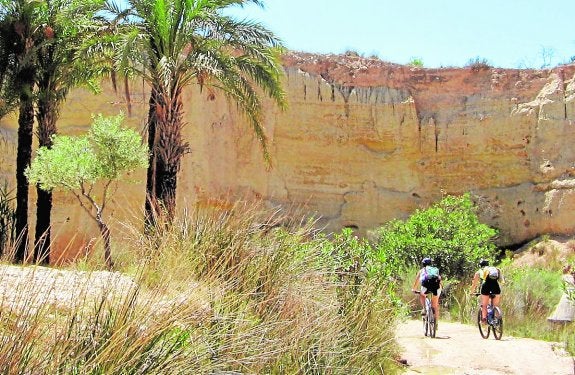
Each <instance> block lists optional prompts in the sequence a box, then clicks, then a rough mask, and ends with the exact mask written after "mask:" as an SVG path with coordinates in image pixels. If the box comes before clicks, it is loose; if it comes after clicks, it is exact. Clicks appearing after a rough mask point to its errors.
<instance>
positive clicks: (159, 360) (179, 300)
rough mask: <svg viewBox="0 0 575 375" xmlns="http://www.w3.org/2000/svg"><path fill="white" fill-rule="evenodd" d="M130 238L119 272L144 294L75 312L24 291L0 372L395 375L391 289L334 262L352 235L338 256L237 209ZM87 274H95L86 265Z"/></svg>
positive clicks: (109, 295)
mask: <svg viewBox="0 0 575 375" xmlns="http://www.w3.org/2000/svg"><path fill="white" fill-rule="evenodd" d="M262 223H263V225H262ZM127 228H129V229H131V230H130V231H129V232H126V233H124V238H125V242H123V243H122V244H121V246H120V245H119V246H118V248H117V250H118V262H117V267H118V269H119V270H122V271H123V272H125V273H131V274H132V275H133V277H134V280H135V282H136V284H137V285H138V286H137V287H136V288H133V289H129V290H122V289H117V288H113V287H112V285H110V287H111V288H109V289H108V288H104V289H103V290H104V293H103V294H102V295H95V296H93V295H92V296H91V295H90V294H89V293H87V292H86V293H87V294H86V297H85V298H82V299H78V303H77V304H74V305H72V306H62V305H58V304H56V303H55V302H54V301H47V300H46V298H45V296H38V297H39V298H40V300H42V301H45V302H44V303H43V304H42V306H43V307H42V308H40V309H38V308H35V307H34V306H33V303H32V302H31V301H34V300H35V298H33V296H36V295H37V294H38V293H39V292H38V291H37V290H34V289H33V288H29V289H27V290H24V291H22V293H21V294H19V295H20V301H21V302H22V303H21V304H20V306H21V307H22V308H23V309H22V310H18V309H16V308H13V309H12V310H11V312H10V313H9V314H8V313H3V314H2V315H1V316H0V327H5V328H4V329H0V337H1V338H2V339H1V340H0V371H2V372H3V373H28V372H34V373H36V372H40V373H149V374H158V373H177V374H190V373H193V374H210V373H218V372H219V373H225V372H228V373H229V372H238V373H252V374H264V373H266V374H270V373H278V374H279V373H289V374H294V373H306V374H308V373H311V374H349V373H356V374H357V373H362V374H363V373H367V374H368V373H393V371H394V369H395V368H396V366H397V365H396V364H395V358H396V356H397V354H396V347H395V344H394V340H393V334H394V331H395V322H396V312H395V303H394V301H393V300H392V299H391V298H390V296H389V295H388V293H386V291H387V290H388V289H389V288H390V287H391V285H392V283H391V281H389V280H386V279H385V278H377V277H375V276H374V277H366V276H365V275H363V274H362V275H359V274H358V273H357V272H356V271H354V270H352V269H348V270H347V272H346V277H345V278H341V276H342V269H341V268H340V269H337V268H338V265H340V266H341V265H343V264H349V263H348V262H347V261H336V262H333V261H332V259H333V258H332V257H331V255H332V253H331V250H330V249H334V248H337V247H338V246H339V245H343V244H344V243H347V242H349V241H351V242H353V241H354V239H353V236H349V235H348V234H341V235H339V239H338V240H336V241H334V242H333V243H331V242H330V240H328V239H327V238H326V237H325V236H323V235H319V236H318V235H316V234H314V233H315V231H313V230H312V226H311V223H310V224H308V225H306V226H304V227H301V226H300V221H291V220H290V218H289V217H288V216H286V215H284V214H278V212H274V213H272V214H267V213H266V212H265V211H263V210H261V209H260V207H258V206H246V205H244V204H242V203H238V204H237V205H235V206H234V207H232V208H231V209H229V210H215V211H208V210H195V211H190V212H188V214H187V215H186V216H183V217H181V218H179V219H177V220H176V221H175V222H174V225H172V226H171V227H169V228H168V227H165V226H159V227H156V228H155V231H154V233H153V234H152V235H151V236H143V235H142V234H141V229H138V228H130V227H127ZM256 228H262V229H256ZM268 228H275V229H269V230H268ZM120 248H121V249H122V251H119V249H120ZM340 249H341V247H340ZM86 266H87V267H88V268H92V267H94V268H96V269H97V268H98V267H99V266H100V264H99V262H97V260H96V259H90V260H88V263H87V264H86V265H85V266H84V267H86ZM0 278H2V273H0ZM356 281H360V282H356ZM2 282H4V281H2ZM2 282H0V284H2ZM25 285H31V284H29V283H25ZM60 288H61V287H60ZM73 288H76V289H77V288H86V290H88V285H76V284H74V285H73ZM14 290H16V289H14ZM352 291H353V292H352ZM15 322H19V324H15ZM16 337H17V338H18V340H15V338H16Z"/></svg>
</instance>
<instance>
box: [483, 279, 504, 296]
mask: <svg viewBox="0 0 575 375" xmlns="http://www.w3.org/2000/svg"><path fill="white" fill-rule="evenodd" d="M490 294H494V295H496V296H497V295H499V294H501V287H500V286H499V283H498V282H497V281H496V280H493V281H490V280H487V281H485V282H484V283H483V284H482V285H481V295H483V296H488V295H490Z"/></svg>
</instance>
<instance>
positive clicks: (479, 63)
mask: <svg viewBox="0 0 575 375" xmlns="http://www.w3.org/2000/svg"><path fill="white" fill-rule="evenodd" d="M465 66H466V67H467V68H470V69H471V70H472V71H474V72H480V71H482V70H489V69H491V68H493V67H492V66H491V64H490V63H489V61H487V59H485V58H481V57H479V56H477V57H474V58H471V59H469V61H467V64H465Z"/></svg>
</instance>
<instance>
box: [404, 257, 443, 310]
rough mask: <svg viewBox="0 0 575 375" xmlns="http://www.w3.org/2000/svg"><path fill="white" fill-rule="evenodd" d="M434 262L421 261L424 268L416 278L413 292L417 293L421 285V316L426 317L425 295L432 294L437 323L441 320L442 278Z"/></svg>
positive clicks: (424, 259)
mask: <svg viewBox="0 0 575 375" xmlns="http://www.w3.org/2000/svg"><path fill="white" fill-rule="evenodd" d="M432 263H433V260H432V259H431V258H428V257H425V258H423V260H422V261H421V265H422V266H423V267H422V268H421V269H420V270H419V271H418V272H417V275H416V276H415V281H414V282H413V287H412V289H411V290H412V291H417V285H418V284H420V285H421V288H420V292H419V302H420V303H421V307H422V310H421V315H425V295H426V294H427V293H431V294H432V296H431V306H432V307H433V310H434V311H435V318H436V321H437V319H439V295H440V294H441V276H439V270H438V269H437V267H434V266H432Z"/></svg>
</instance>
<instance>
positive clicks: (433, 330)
mask: <svg viewBox="0 0 575 375" xmlns="http://www.w3.org/2000/svg"><path fill="white" fill-rule="evenodd" d="M427 319H428V320H429V324H428V325H429V337H431V338H435V333H436V332H437V324H435V312H434V311H433V307H431V308H430V309H429V311H428V312H427Z"/></svg>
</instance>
